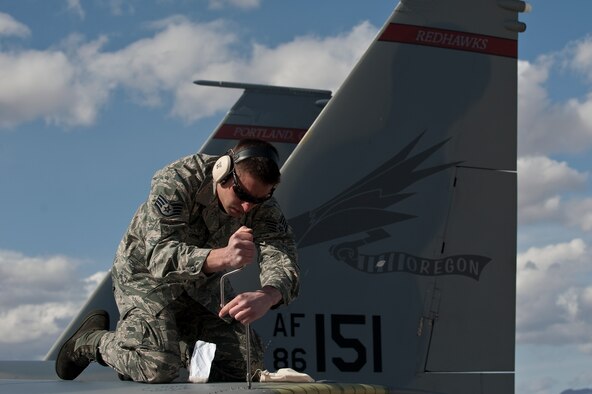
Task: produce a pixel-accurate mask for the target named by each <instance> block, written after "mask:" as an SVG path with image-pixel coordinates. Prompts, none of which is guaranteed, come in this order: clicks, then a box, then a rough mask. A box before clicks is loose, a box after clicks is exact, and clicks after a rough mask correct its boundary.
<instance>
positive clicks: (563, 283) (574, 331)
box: [516, 239, 592, 351]
mask: <svg viewBox="0 0 592 394" xmlns="http://www.w3.org/2000/svg"><path fill="white" fill-rule="evenodd" d="M591 257H592V255H591V253H590V251H589V250H588V247H587V245H586V243H585V242H584V241H583V240H581V239H574V240H572V241H570V242H566V243H558V244H553V245H547V246H545V247H542V248H530V249H528V250H527V251H526V252H524V253H521V254H519V255H518V258H517V302H516V307H517V312H516V320H517V321H516V325H517V340H518V342H519V343H540V344H543V343H544V344H555V345H566V344H577V345H578V346H579V348H580V350H581V351H586V349H590V348H591V347H592V313H591V312H592V286H589V285H588V283H589V280H587V279H586V278H589V277H590V276H591V275H592V270H591V267H590V265H589V261H590V258H591Z"/></svg>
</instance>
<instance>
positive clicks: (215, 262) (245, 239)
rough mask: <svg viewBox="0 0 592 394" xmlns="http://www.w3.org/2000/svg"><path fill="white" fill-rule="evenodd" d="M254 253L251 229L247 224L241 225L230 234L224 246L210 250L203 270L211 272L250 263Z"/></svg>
mask: <svg viewBox="0 0 592 394" xmlns="http://www.w3.org/2000/svg"><path fill="white" fill-rule="evenodd" d="M255 255H256V249H255V243H254V242H253V230H252V229H250V228H248V227H247V226H242V227H241V228H239V229H238V230H236V232H235V233H234V234H232V235H231V236H230V238H229V239H228V245H227V246H226V247H224V248H220V249H213V250H212V251H211V252H210V254H209V255H208V257H207V259H206V261H205V264H204V268H203V270H204V271H205V272H206V273H212V272H217V271H223V270H231V269H237V268H240V267H242V266H244V265H247V264H251V263H252V262H253V260H254V258H255Z"/></svg>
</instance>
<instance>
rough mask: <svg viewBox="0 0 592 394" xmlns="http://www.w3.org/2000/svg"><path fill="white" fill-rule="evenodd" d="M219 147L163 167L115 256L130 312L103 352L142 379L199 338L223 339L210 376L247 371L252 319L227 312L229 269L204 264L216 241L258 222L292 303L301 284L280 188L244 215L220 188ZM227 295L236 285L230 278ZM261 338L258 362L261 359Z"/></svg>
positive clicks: (181, 356)
mask: <svg viewBox="0 0 592 394" xmlns="http://www.w3.org/2000/svg"><path fill="white" fill-rule="evenodd" d="M216 159H217V157H214V156H208V155H202V154H196V155H192V156H187V157H185V158H182V159H180V160H179V161H176V162H174V163H172V164H170V165H168V166H167V167H165V168H164V169H162V170H160V171H158V172H157V173H156V174H155V175H154V178H153V180H152V186H151V190H150V195H149V198H148V200H147V201H146V202H145V203H144V204H142V205H141V206H140V207H139V209H138V211H137V212H136V213H135V215H134V217H133V219H132V221H131V223H130V226H129V228H128V230H127V232H126V234H125V235H124V237H123V239H122V240H121V243H120V244H119V248H118V250H117V254H116V256H115V261H114V263H113V269H112V277H113V286H114V295H115V300H116V302H117V306H118V308H119V312H120V316H121V319H120V321H119V323H118V325H117V329H116V331H115V332H109V333H107V334H105V335H104V336H103V337H102V338H101V340H100V345H99V350H100V353H101V356H102V358H103V361H105V362H106V363H107V364H108V365H110V366H111V367H113V368H114V369H115V370H116V371H117V372H118V373H119V374H120V375H123V376H125V377H128V378H131V379H132V380H135V381H144V382H166V381H171V380H173V379H174V378H175V377H176V376H177V375H178V371H179V368H180V367H182V366H186V363H187V357H188V356H190V355H191V352H192V346H193V344H195V341H196V340H197V339H201V340H204V341H206V342H214V343H216V344H217V350H216V357H215V360H214V364H213V366H212V373H211V375H210V380H211V381H224V380H231V381H232V380H234V381H236V380H244V378H245V371H246V361H245V360H246V349H244V348H243V347H244V346H243V345H244V343H245V338H244V337H245V329H244V326H243V325H242V324H240V323H238V322H237V321H235V320H233V319H231V318H228V317H227V318H225V319H220V318H219V317H218V312H219V310H220V287H219V282H220V277H221V275H222V274H223V273H224V272H219V273H214V274H205V273H204V272H202V267H203V264H204V261H205V259H206V257H207V256H208V254H209V252H210V250H211V249H216V248H221V247H225V246H226V245H227V244H228V239H229V237H230V236H231V235H232V234H233V233H234V232H235V231H236V230H237V229H238V228H239V227H241V226H242V225H245V226H247V227H249V228H252V229H253V236H254V241H255V243H256V245H257V249H258V253H259V267H260V281H261V286H262V287H263V286H273V287H274V288H276V289H278V290H279V291H280V293H281V295H282V302H281V303H283V304H288V303H289V302H290V301H291V300H292V299H294V298H295V297H296V295H297V293H298V276H299V269H298V266H297V263H296V248H295V244H294V237H293V234H292V230H291V228H290V227H289V226H288V225H287V223H286V220H285V219H284V216H283V214H282V212H281V210H280V208H279V206H278V204H277V202H276V201H275V200H274V199H273V198H272V199H270V200H268V201H266V202H265V203H263V204H260V205H258V206H255V207H254V208H253V209H251V210H250V211H249V212H248V213H247V214H246V215H244V216H243V217H241V218H233V217H231V216H229V215H227V214H226V213H224V212H223V211H222V210H221V208H220V206H219V203H218V199H217V197H216V196H215V194H214V185H213V182H212V175H211V172H212V166H213V164H214V163H215V161H216ZM226 288H228V290H227V292H226V293H227V294H226V295H225V298H226V301H228V300H230V299H232V298H233V296H234V293H233V290H232V289H231V287H230V286H227V287H226ZM251 338H253V344H252V345H253V346H251V348H252V353H253V354H252V356H251V360H253V366H252V368H253V369H252V370H253V371H255V369H256V368H261V367H262V349H261V346H260V344H259V340H258V339H257V337H256V335H251Z"/></svg>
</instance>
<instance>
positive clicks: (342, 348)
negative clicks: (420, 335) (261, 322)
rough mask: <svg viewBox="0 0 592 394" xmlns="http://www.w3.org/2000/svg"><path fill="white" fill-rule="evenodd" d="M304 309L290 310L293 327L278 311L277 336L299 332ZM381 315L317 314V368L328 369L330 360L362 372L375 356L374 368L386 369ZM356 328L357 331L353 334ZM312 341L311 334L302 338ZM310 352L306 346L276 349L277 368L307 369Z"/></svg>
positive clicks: (344, 368) (274, 358)
mask: <svg viewBox="0 0 592 394" xmlns="http://www.w3.org/2000/svg"><path fill="white" fill-rule="evenodd" d="M302 319H304V320H305V321H306V320H308V319H306V315H305V314H303V313H291V314H289V324H288V325H289V329H288V328H287V327H286V321H285V320H284V317H283V315H282V314H281V313H278V315H277V317H276V322H275V328H274V332H273V336H274V337H275V336H277V335H278V334H282V335H283V336H290V337H295V339H296V338H297V337H298V336H299V335H298V333H299V331H300V330H296V328H300V326H301V320H302ZM381 331H382V330H381V319H380V316H379V315H373V316H366V315H343V314H331V315H328V316H325V315H323V314H315V315H314V337H315V341H314V350H315V353H316V354H315V361H316V372H326V371H327V362H330V363H331V364H332V365H334V366H335V367H336V368H337V369H338V370H339V371H341V372H359V371H360V370H362V368H364V367H365V366H366V365H367V364H368V362H369V360H371V365H372V369H373V371H374V372H382V332H381ZM352 332H354V333H356V334H357V336H356V335H355V334H352ZM300 339H301V340H303V341H305V342H307V343H308V341H307V340H306V339H307V338H300ZM306 356H307V354H306V350H305V349H304V348H303V347H296V348H292V349H288V348H286V347H277V348H275V349H274V350H273V366H274V368H275V369H276V370H277V369H280V368H292V369H294V370H296V371H305V370H307V369H308V368H307V357H306Z"/></svg>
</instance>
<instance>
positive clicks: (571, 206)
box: [565, 197, 592, 231]
mask: <svg viewBox="0 0 592 394" xmlns="http://www.w3.org/2000/svg"><path fill="white" fill-rule="evenodd" d="M565 211H566V224H568V225H570V226H574V227H579V228H580V229H582V230H583V231H590V230H592V197H587V198H584V199H579V200H573V201H570V202H569V203H568V204H567V205H566V208H565Z"/></svg>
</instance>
